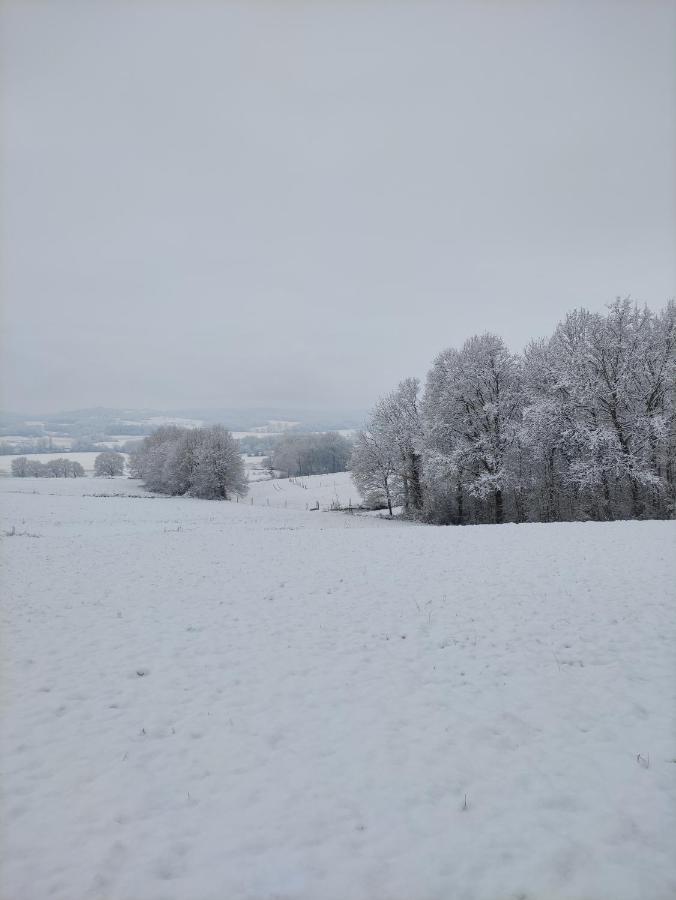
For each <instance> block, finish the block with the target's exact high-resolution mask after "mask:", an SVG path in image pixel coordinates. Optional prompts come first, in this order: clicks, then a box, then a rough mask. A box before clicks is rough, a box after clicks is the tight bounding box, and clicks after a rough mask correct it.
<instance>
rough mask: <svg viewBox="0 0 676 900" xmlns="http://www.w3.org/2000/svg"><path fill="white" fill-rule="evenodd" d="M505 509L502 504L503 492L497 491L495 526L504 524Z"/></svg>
mask: <svg viewBox="0 0 676 900" xmlns="http://www.w3.org/2000/svg"><path fill="white" fill-rule="evenodd" d="M504 516H505V513H504V507H503V503H502V491H501V490H497V491H496V492H495V524H496V525H502V523H503V522H504Z"/></svg>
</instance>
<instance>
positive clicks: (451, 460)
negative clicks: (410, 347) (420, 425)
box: [424, 334, 523, 523]
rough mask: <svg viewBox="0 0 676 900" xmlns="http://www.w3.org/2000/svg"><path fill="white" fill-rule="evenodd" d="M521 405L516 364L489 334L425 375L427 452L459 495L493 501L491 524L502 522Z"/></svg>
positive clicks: (446, 355)
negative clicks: (444, 469)
mask: <svg viewBox="0 0 676 900" xmlns="http://www.w3.org/2000/svg"><path fill="white" fill-rule="evenodd" d="M522 405H523V389H522V372H521V361H520V360H519V358H518V357H516V356H514V355H513V354H511V353H509V351H508V350H507V348H506V347H505V345H504V343H503V342H502V339H501V338H499V337H497V336H496V335H493V334H483V335H480V336H475V337H472V338H470V339H469V340H468V341H466V342H465V344H464V345H463V347H462V349H461V350H459V351H458V350H454V349H449V350H445V351H443V353H441V354H440V355H439V356H438V357H437V359H436V360H435V362H434V364H433V366H432V369H431V371H430V373H429V375H428V380H427V389H426V393H425V402H424V409H425V421H426V432H427V434H428V448H429V449H430V450H431V451H433V452H434V454H435V455H436V456H437V458H438V459H439V458H440V460H443V461H445V464H446V466H447V469H448V472H449V475H450V476H451V477H452V478H453V479H454V480H455V482H456V490H457V491H459V493H460V495H461V496H462V493H463V491H464V490H466V491H467V492H468V493H469V494H470V495H471V496H472V497H474V498H477V499H479V500H482V501H483V500H486V499H488V498H489V497H490V498H492V503H493V520H494V521H495V522H496V523H500V522H503V521H504V494H505V490H506V488H507V487H508V486H510V485H513V484H514V480H515V479H514V472H513V470H512V469H511V468H510V454H511V453H512V451H513V450H514V448H515V445H516V442H517V438H518V436H519V427H520V417H521V409H522Z"/></svg>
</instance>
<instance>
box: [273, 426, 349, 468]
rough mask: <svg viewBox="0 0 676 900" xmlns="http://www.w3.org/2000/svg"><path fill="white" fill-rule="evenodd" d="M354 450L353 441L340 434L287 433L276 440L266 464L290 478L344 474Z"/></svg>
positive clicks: (329, 432)
mask: <svg viewBox="0 0 676 900" xmlns="http://www.w3.org/2000/svg"><path fill="white" fill-rule="evenodd" d="M351 451H352V444H351V443H350V441H348V440H347V439H346V438H344V437H343V436H342V435H341V434H340V433H339V432H337V431H327V432H310V433H307V434H286V435H283V436H282V437H279V438H277V440H276V442H275V443H274V445H273V448H272V453H271V454H270V456H269V457H267V459H266V465H267V467H268V468H269V469H270V470H271V471H276V472H280V473H281V474H282V475H285V476H286V477H287V478H298V477H300V476H304V475H326V474H328V473H329V472H345V471H346V469H347V468H348V466H349V463H350V453H351Z"/></svg>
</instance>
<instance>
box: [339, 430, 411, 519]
mask: <svg viewBox="0 0 676 900" xmlns="http://www.w3.org/2000/svg"><path fill="white" fill-rule="evenodd" d="M367 427H368V430H366V431H360V432H358V434H357V437H356V438H355V442H354V447H353V450H352V456H351V458H350V469H351V471H352V480H353V481H354V483H355V485H356V487H357V490H358V491H359V493H360V494H361V495H362V497H363V498H364V499H365V500H366V502H367V504H369V505H370V506H374V507H378V506H387V509H388V511H389V514H390V515H392V507H393V505H396V504H397V503H398V502H399V498H400V496H401V495H402V493H403V491H402V478H401V474H400V472H401V466H400V465H399V462H400V459H399V456H398V454H397V452H396V448H395V447H394V446H393V444H392V442H391V441H389V440H388V438H387V434H386V433H383V432H382V431H379V430H378V429H377V428H376V427H375V426H374V423H373V421H371V422H370V423H369V425H368V426H367Z"/></svg>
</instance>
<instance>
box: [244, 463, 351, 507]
mask: <svg viewBox="0 0 676 900" xmlns="http://www.w3.org/2000/svg"><path fill="white" fill-rule="evenodd" d="M258 471H259V470H258ZM253 473H254V474H253V477H252V471H251V470H250V474H249V477H250V478H251V481H250V483H249V494H248V496H247V499H246V501H245V502H247V503H250V502H251V501H252V500H253V502H254V504H260V505H263V504H264V505H265V506H270V507H272V508H274V509H297V510H303V511H305V510H310V509H312V508H313V507H316V506H317V504H319V509H320V510H328V509H330V508H331V504H334V505H340V506H347V505H348V504H349V503H350V502H352V504H353V505H355V506H357V505H358V504H359V503H361V497H360V496H359V492H358V491H357V488H356V487H355V486H354V482H353V481H352V476H351V474H350V473H349V472H335V473H333V474H331V475H307V476H304V477H302V478H273V479H270V478H268V477H265V478H261V480H257V481H254V480H253V479H254V478H255V475H256V474H257V470H255V469H254V470H253Z"/></svg>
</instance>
